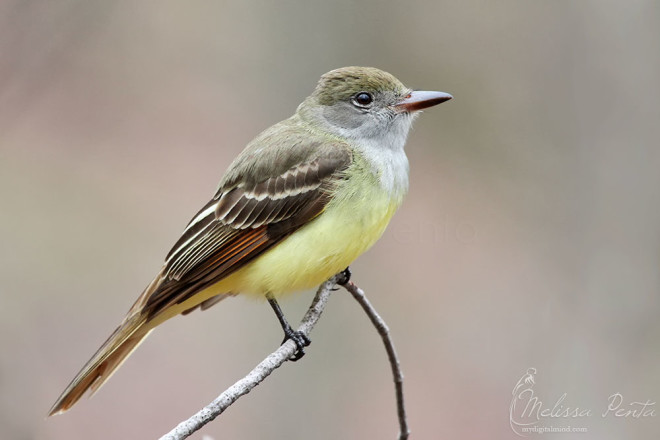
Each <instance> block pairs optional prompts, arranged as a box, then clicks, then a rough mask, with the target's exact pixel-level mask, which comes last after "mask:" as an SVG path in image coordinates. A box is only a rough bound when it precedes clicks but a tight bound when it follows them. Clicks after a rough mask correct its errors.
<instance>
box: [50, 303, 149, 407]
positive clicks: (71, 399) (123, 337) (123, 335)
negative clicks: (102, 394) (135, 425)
mask: <svg viewBox="0 0 660 440" xmlns="http://www.w3.org/2000/svg"><path fill="white" fill-rule="evenodd" d="M144 324H145V320H144V317H143V316H140V315H134V316H132V317H130V318H128V319H127V320H126V321H124V322H123V323H122V325H120V326H119V327H117V329H116V330H115V331H114V332H113V333H112V335H110V337H109V338H108V340H107V341H105V343H104V344H103V345H102V346H101V348H99V349H98V350H97V352H96V353H95V354H94V356H92V358H91V359H90V360H89V361H88V362H87V364H85V366H84V367H83V368H82V370H80V372H79V373H78V374H77V375H76V377H75V378H74V379H73V380H72V381H71V383H70V384H69V386H68V387H66V389H65V390H64V392H63V393H62V395H61V396H60V397H59V398H58V399H57V401H56V402H55V404H54V405H53V407H52V408H51V409H50V411H49V412H48V415H49V416H52V415H55V414H61V413H63V412H65V411H67V410H68V409H69V408H71V407H72V406H73V405H74V404H75V403H76V402H77V401H78V400H79V399H80V398H81V397H82V395H83V394H85V391H87V390H88V389H91V391H92V395H93V394H94V393H95V392H96V391H98V389H99V388H100V387H101V385H103V384H104V383H105V382H106V381H107V380H108V379H109V378H110V376H112V373H114V371H115V370H116V369H117V368H119V367H120V366H121V364H122V363H123V362H124V361H125V360H126V358H127V357H128V356H129V355H130V354H131V353H132V352H133V350H135V349H136V348H137V347H138V345H140V342H142V340H143V339H144V338H146V337H147V335H148V334H149V333H150V331H151V330H150V329H149V330H145V329H144ZM90 396H91V395H90Z"/></svg>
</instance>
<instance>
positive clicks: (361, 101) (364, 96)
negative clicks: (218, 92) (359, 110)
mask: <svg viewBox="0 0 660 440" xmlns="http://www.w3.org/2000/svg"><path fill="white" fill-rule="evenodd" d="M373 101H374V97H373V96H371V94H370V93H367V92H360V93H358V94H357V95H355V96H354V97H353V104H355V105H357V106H358V107H367V106H369V104H371V103H372V102H373Z"/></svg>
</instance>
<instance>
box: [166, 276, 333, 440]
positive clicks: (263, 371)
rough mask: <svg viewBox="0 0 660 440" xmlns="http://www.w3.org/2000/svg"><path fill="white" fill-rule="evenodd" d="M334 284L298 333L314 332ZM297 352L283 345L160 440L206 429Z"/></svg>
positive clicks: (318, 298)
mask: <svg viewBox="0 0 660 440" xmlns="http://www.w3.org/2000/svg"><path fill="white" fill-rule="evenodd" d="M336 281H337V276H334V277H332V278H330V279H329V280H328V281H326V282H325V283H323V284H321V286H320V287H319V289H318V291H317V292H316V296H315V297H314V301H313V302H312V305H311V306H310V307H309V309H308V310H307V313H305V316H304V317H303V319H302V321H301V324H300V327H298V330H299V331H301V332H303V333H304V334H305V335H309V333H310V332H311V331H312V329H313V328H314V325H315V324H316V322H317V321H318V320H319V318H320V317H321V313H323V309H324V308H325V305H326V303H327V302H328V298H329V297H330V293H331V292H332V289H333V287H334V285H335V283H336ZM295 352H296V344H295V343H294V342H293V341H291V340H288V341H287V342H286V343H285V344H282V345H281V346H280V347H279V348H278V349H277V350H276V351H274V352H273V353H271V354H270V355H269V356H268V357H267V358H266V359H264V360H263V361H262V362H261V363H260V364H259V365H257V366H256V367H255V368H254V369H253V370H252V371H250V373H248V375H247V376H245V377H244V378H243V379H241V380H239V381H238V382H236V383H235V384H234V385H232V386H231V387H229V388H227V390H225V391H224V392H223V393H222V394H220V395H219V396H218V397H217V398H216V399H215V400H214V401H213V402H211V403H209V404H208V405H207V406H205V407H204V408H202V409H201V410H200V411H198V412H197V413H196V414H194V415H193V416H192V417H190V418H189V419H188V420H185V421H183V422H181V423H179V425H178V426H177V427H176V428H174V429H173V430H172V431H170V432H169V433H167V434H165V435H164V436H162V437H161V438H160V440H181V439H185V438H187V437H188V436H190V435H191V434H192V433H194V432H195V431H197V430H198V429H200V428H201V427H202V426H204V425H206V424H207V423H209V422H210V421H212V420H213V419H215V418H216V417H218V416H219V415H220V414H222V413H223V412H224V411H225V410H226V409H227V408H229V406H230V405H231V404H232V403H234V402H235V401H236V400H238V398H239V397H241V396H243V395H244V394H247V393H249V392H250V391H251V390H252V389H253V388H254V387H256V386H257V385H259V384H260V383H261V382H263V381H264V379H266V378H267V377H268V376H269V375H270V374H271V373H272V372H273V371H275V369H276V368H278V367H279V366H280V365H282V364H283V363H284V362H286V361H287V360H289V359H290V358H291V357H292V356H293V355H294V353H295Z"/></svg>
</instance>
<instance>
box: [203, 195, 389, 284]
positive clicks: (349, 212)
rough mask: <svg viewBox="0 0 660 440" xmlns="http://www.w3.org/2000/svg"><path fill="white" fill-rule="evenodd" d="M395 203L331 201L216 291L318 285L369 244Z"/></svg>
mask: <svg viewBox="0 0 660 440" xmlns="http://www.w3.org/2000/svg"><path fill="white" fill-rule="evenodd" d="M397 207H398V204H397V203H393V202H391V201H390V200H388V198H387V197H380V198H379V200H373V199H371V200H360V201H359V202H357V201H356V203H350V204H342V205H340V206H337V205H336V204H331V205H330V206H328V207H327V209H326V210H325V211H324V212H323V213H322V214H321V215H320V216H319V217H317V218H316V219H315V220H313V221H312V222H310V223H309V224H308V225H306V226H304V227H303V228H301V229H299V230H298V231H296V232H295V233H294V234H293V235H291V236H289V237H287V238H286V239H285V240H283V241H282V242H281V243H280V244H278V245H277V246H275V247H274V248H272V249H270V250H269V251H268V252H266V253H264V254H263V255H262V256H260V257H258V258H257V259H256V260H255V261H253V262H251V263H250V264H248V265H246V266H245V267H244V268H242V269H240V270H239V271H237V272H235V273H234V274H232V275H230V276H229V277H227V278H226V279H225V280H223V281H221V282H220V283H219V285H218V286H213V287H216V289H218V290H216V291H218V292H220V291H224V292H226V291H232V292H240V293H248V294H258V295H264V294H266V293H272V294H273V295H275V296H280V295H282V294H286V293H290V292H295V291H299V290H303V289H309V288H313V287H316V286H318V285H319V284H320V283H322V282H323V281H325V280H327V279H328V278H330V277H331V276H332V275H334V274H336V273H337V272H340V271H342V270H344V269H345V268H346V267H347V266H348V265H350V264H351V263H352V262H353V261H354V260H355V259H356V258H357V257H358V256H360V254H362V253H363V252H365V251H366V250H367V249H369V248H370V247H371V246H372V245H373V244H374V243H375V242H376V241H377V240H378V239H379V238H380V237H381V235H382V234H383V232H384V231H385V228H386V227H387V224H388V223H389V221H390V219H391V217H392V215H393V214H394V212H395V211H396V208H397ZM214 290H215V289H214Z"/></svg>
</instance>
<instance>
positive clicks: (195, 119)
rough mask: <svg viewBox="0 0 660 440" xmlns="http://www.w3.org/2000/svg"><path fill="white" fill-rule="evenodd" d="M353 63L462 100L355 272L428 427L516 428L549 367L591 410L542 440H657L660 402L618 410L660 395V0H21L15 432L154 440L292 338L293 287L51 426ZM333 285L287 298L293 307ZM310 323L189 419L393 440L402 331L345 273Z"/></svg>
mask: <svg viewBox="0 0 660 440" xmlns="http://www.w3.org/2000/svg"><path fill="white" fill-rule="evenodd" d="M347 65H369V66H376V67H379V68H382V69H384V70H386V71H389V72H391V73H392V74H394V75H395V76H397V77H398V78H399V79H401V80H402V81H403V82H404V83H405V84H407V85H409V86H411V87H414V88H420V89H431V90H442V91H446V92H449V93H452V94H453V95H454V97H455V99H454V100H453V101H451V102H449V103H445V104H443V105H441V106H439V107H436V108H433V109H431V110H429V111H427V112H425V114H424V115H423V116H422V117H421V118H419V120H418V121H417V123H416V126H415V128H414V130H413V132H412V133H411V136H410V138H409V142H408V146H407V151H408V155H409V158H410V163H411V189H410V195H409V197H408V199H407V201H406V203H405V204H404V206H403V207H402V209H401V211H400V212H399V213H398V214H397V215H396V216H395V218H394V220H393V222H392V224H391V226H390V227H389V229H388V231H387V232H386V234H385V236H384V237H383V239H382V240H381V241H380V242H379V243H378V244H377V245H376V246H375V247H374V248H373V249H372V250H371V251H370V252H368V253H367V254H365V255H364V256H363V257H361V258H360V259H359V260H358V261H357V262H356V263H355V264H354V265H353V266H352V269H353V274H354V280H355V281H356V282H357V283H358V284H359V285H360V286H361V287H362V288H363V289H364V290H365V291H366V292H367V294H368V296H369V297H370V298H371V300H372V302H373V303H374V305H375V306H376V307H377V308H378V310H379V311H380V312H381V314H382V315H383V317H384V318H385V319H386V321H387V322H388V324H389V326H390V328H391V331H392V334H393V337H394V340H395V343H396V344H397V348H398V351H399V354H400V356H401V361H402V365H403V369H404V373H405V375H406V381H405V391H406V398H407V404H408V410H409V418H410V420H409V421H410V425H411V428H412V431H413V435H412V437H411V438H413V439H454V438H470V439H478V438H479V439H481V438H484V439H513V438H517V436H516V434H515V433H514V432H513V431H512V429H511V427H510V414H509V411H510V407H511V404H512V392H513V390H514V386H515V385H516V383H517V381H518V380H519V379H520V378H521V377H523V375H524V374H525V372H526V371H527V369H528V368H530V367H534V368H535V369H536V375H535V385H534V391H535V395H536V396H537V397H538V399H539V400H540V401H542V402H543V407H544V408H552V407H553V406H554V405H555V402H557V400H558V399H559V398H560V397H561V396H562V395H563V394H564V393H566V396H565V398H564V400H563V403H562V405H564V407H569V408H576V407H577V408H579V409H580V410H583V409H589V410H591V412H592V415H591V416H590V417H583V418H565V417H557V418H553V419H549V418H546V419H544V420H541V421H540V423H539V424H538V425H539V426H551V425H552V426H559V427H561V426H573V427H583V428H586V432H582V433H562V434H545V435H538V434H534V435H535V436H537V437H538V438H546V437H548V438H562V439H571V438H579V439H585V440H586V439H599V440H600V439H622V438H626V439H647V438H654V437H655V438H657V437H658V435H659V434H660V414H654V415H652V416H651V415H649V416H647V417H638V418H637V417H632V416H630V417H612V416H607V417H602V413H603V412H604V411H605V410H606V409H607V405H608V398H609V397H610V396H611V395H612V394H614V393H620V394H621V396H622V397H623V400H624V402H623V403H622V405H621V408H630V407H629V404H630V403H631V402H635V401H637V402H645V401H647V400H650V401H651V402H658V401H660V375H659V374H658V372H659V371H660V347H659V344H658V339H659V338H660V320H659V319H658V312H659V307H660V300H659V288H660V277H659V275H658V274H659V270H658V269H659V264H660V199H659V192H658V189H659V185H660V172H659V168H660V149H659V148H658V147H659V146H660V123H659V122H660V87H659V86H658V80H659V79H660V3H658V2H656V1H653V0H646V1H643V0H639V1H637V0H630V1H626V2H621V1H607V0H582V1H568V0H562V1H536V2H531V1H526V0H504V1H498V2H492V1H486V0H479V1H477V0H464V1H461V2H451V1H444V0H442V1H439V0H436V1H433V2H430V1H421V0H409V1H405V2H401V1H357V0H340V1H333V2H328V1H320V0H312V1H279V2H259V1H254V0H249V1H246V0H241V1H217V2H205V1H188V2H178V1H161V2H147V1H113V2H104V1H99V0H93V1H84V2H83V1H73V0H68V1H66V0H60V1H49V2H38V1H18V0H4V1H3V2H1V3H0V427H1V430H2V432H3V434H2V437H3V438H7V439H10V438H11V439H44V440H45V439H49V440H50V439H116V438H136V439H137V438H157V437H158V436H160V435H162V434H164V433H166V432H167V431H169V430H170V429H171V428H173V427H174V426H175V425H176V424H177V423H178V422H179V421H181V420H183V419H185V418H187V417H188V416H189V415H191V414H192V413H193V412H195V411H197V410H198V409H199V408H201V407H202V406H203V405H204V404H206V403H207V402H209V401H210V400H212V399H213V398H214V397H215V396H216V395H217V394H219V393H220V392H221V391H223V390H224V389H225V388H227V387H228V386H229V385H231V384H232V383H233V382H234V381H235V380H237V379H239V378H241V377H242V376H243V375H244V374H245V373H247V372H248V371H249V370H250V369H251V368H252V367H253V366H254V365H255V364H256V363H257V362H259V361H260V360H261V359H263V358H264V357H265V356H266V355H267V354H268V353H270V352H271V351H272V350H274V349H275V348H276V347H277V346H278V345H279V343H280V340H281V333H280V332H281V331H280V329H279V325H278V323H277V320H276V319H275V317H274V316H272V312H271V310H270V308H269V307H268V306H267V305H266V304H265V303H261V302H258V301H252V300H249V299H245V298H240V297H239V298H233V299H230V300H227V301H225V302H223V303H222V304H221V305H220V306H217V307H214V308H212V309H211V310H209V311H207V312H203V313H200V312H195V313H193V314H192V315H189V316H187V317H180V318H176V319H173V320H172V321H169V322H168V323H167V324H165V325H163V326H162V327H160V328H158V330H157V331H156V332H154V333H153V334H152V336H151V337H150V338H149V339H148V340H147V341H146V342H145V343H144V344H143V345H142V346H141V347H140V349H139V350H137V351H136V352H135V353H134V355H133V356H132V357H131V358H130V359H129V360H128V361H127V362H126V364H125V365H124V366H123V367H122V368H121V369H120V370H119V371H118V373H117V374H116V375H115V376H114V377H113V378H112V380H111V381H109V383H108V384H107V385H106V386H105V387H104V388H103V389H102V391H101V392H99V393H98V394H97V395H96V396H95V397H94V399H92V400H87V399H83V400H82V401H81V402H80V403H79V404H78V405H77V406H76V407H75V408H74V409H73V410H72V411H71V412H69V413H67V414H66V415H63V416H58V417H54V418H51V419H48V420H45V419H44V416H45V414H46V412H47V410H48V409H49V408H50V406H51V404H52V403H53V402H54V400H55V398H56V397H57V396H58V395H59V393H60V392H61V391H62V389H63V388H64V387H65V386H66V384H67V383H68V382H69V380H70V379H71V378H72V377H73V376H74V374H75V373H76V372H77V371H78V369H79V368H80V367H81V366H82V365H83V364H84V362H85V361H86V360H87V359H88V358H89V357H90V356H91V355H92V354H93V353H94V351H95V350H96V349H97V348H98V346H99V345H100V344H101V343H102V342H103V341H104V340H105V338H106V337H107V336H108V335H109V333H110V332H111V331H112V330H113V329H114V328H115V326H116V325H117V324H118V323H119V321H120V320H121V319H122V318H123V316H124V313H125V312H126V311H127V309H128V308H129V306H130V305H131V304H132V303H133V301H134V300H135V298H136V297H137V295H138V294H139V293H140V292H141V291H142V289H143V288H144V286H146V284H147V283H148V282H149V281H150V280H151V278H152V277H153V276H154V275H155V273H156V272H157V270H158V269H159V268H160V265H161V263H162V261H163V258H164V256H165V254H166V252H167V251H168V250H169V247H170V246H171V245H172V244H173V243H174V241H175V240H176V239H177V238H178V236H179V234H180V232H181V231H182V230H183V228H184V226H185V224H186V223H187V221H188V220H189V219H190V218H191V216H192V215H193V214H194V213H195V212H196V211H197V209H198V208H199V207H201V206H202V205H203V204H204V203H206V202H207V200H208V198H209V197H210V196H211V195H212V194H213V192H214V189H215V185H216V184H217V182H218V180H219V179H220V176H221V174H222V172H223V171H224V170H225V168H226V167H227V166H228V164H229V162H230V161H231V159H232V158H233V157H234V156H235V155H236V154H238V152H239V151H240V150H241V149H242V148H243V147H244V146H245V145H246V143H247V142H248V141H249V140H250V139H251V138H252V137H254V136H255V135H256V134H257V133H258V132H259V131H261V130H262V129H264V128H266V127H268V126H269V125H271V124H272V123H275V122H277V121H280V120H282V119H284V118H286V117H288V116H289V115H291V114H292V113H293V111H294V110H295V109H296V106H297V105H298V103H299V102H300V101H302V99H303V98H304V97H305V96H307V95H308V94H309V93H310V92H311V91H312V90H313V88H314V86H315V84H316V81H317V79H318V77H319V76H320V75H321V74H323V73H324V72H326V71H329V70H331V69H334V68H337V67H341V66H347ZM311 299H312V295H311V294H310V293H304V294H300V295H297V296H295V297H293V298H292V299H291V300H289V301H285V302H284V303H283V307H284V310H285V313H286V314H287V316H288V317H289V319H290V320H291V321H292V322H298V319H299V317H301V316H302V314H303V312H304V310H305V309H306V307H307V306H308V305H309V303H310V301H311ZM312 339H313V344H312V345H311V347H310V348H309V349H308V354H307V356H306V357H305V359H304V360H303V361H301V362H298V363H295V364H287V365H285V366H284V367H283V368H281V369H280V370H278V371H277V372H276V373H275V374H274V375H273V376H271V377H270V378H269V379H268V380H267V381H266V382H265V383H264V384H263V385H261V386H260V387H258V388H257V389H256V390H255V391H253V392H252V393H251V394H249V395H248V396H246V397H244V398H242V399H241V400H240V401H238V402H237V403H236V404H235V405H234V406H232V407H231V408H230V409H229V410H228V411H227V412H226V413H225V414H224V415H222V416H221V417H220V418H219V419H217V420H216V421H214V422H213V423H211V424H210V425H208V426H207V427H205V428H204V429H203V430H202V431H200V432H199V433H197V434H196V435H195V436H193V438H197V439H201V438H202V437H203V436H205V435H206V436H209V437H210V438H214V439H220V438H240V439H266V438H268V439H289V438H306V439H335V438H345V439H363V438H395V436H396V432H397V429H398V426H397V421H396V413H395V404H394V393H393V387H392V385H391V376H390V371H389V365H388V364H387V361H386V356H385V352H384V350H383V348H382V346H381V342H380V339H379V337H378V336H377V334H376V332H375V331H374V329H373V328H372V327H371V325H370V323H369V322H368V320H367V318H366V317H365V316H364V314H363V313H362V311H361V309H360V308H359V307H358V306H357V304H355V303H354V301H353V300H352V299H351V297H350V296H349V295H348V294H347V293H346V292H344V291H338V292H336V293H335V294H334V295H333V297H332V298H331V301H330V303H329V305H328V307H327V309H326V312H325V314H324V315H323V317H322V319H321V321H320V322H319V325H318V326H317V328H316V329H315V331H314V332H313V334H312ZM519 405H520V404H519ZM657 407H658V404H656V405H655V406H651V408H656V413H660V408H657ZM518 408H520V406H518Z"/></svg>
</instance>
